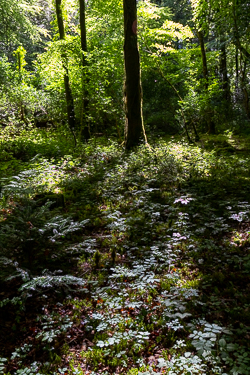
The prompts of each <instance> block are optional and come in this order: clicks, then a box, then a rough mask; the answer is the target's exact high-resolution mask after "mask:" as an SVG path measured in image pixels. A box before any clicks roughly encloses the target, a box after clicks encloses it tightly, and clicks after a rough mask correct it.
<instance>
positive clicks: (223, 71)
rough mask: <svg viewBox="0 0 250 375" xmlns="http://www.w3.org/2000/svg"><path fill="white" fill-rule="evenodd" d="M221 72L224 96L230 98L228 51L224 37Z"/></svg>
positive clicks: (222, 40)
mask: <svg viewBox="0 0 250 375" xmlns="http://www.w3.org/2000/svg"><path fill="white" fill-rule="evenodd" d="M220 73H221V79H222V89H223V97H224V99H225V100H227V101H229V100H230V86H229V80H228V74H227V52H226V45H225V40H224V38H221V54H220Z"/></svg>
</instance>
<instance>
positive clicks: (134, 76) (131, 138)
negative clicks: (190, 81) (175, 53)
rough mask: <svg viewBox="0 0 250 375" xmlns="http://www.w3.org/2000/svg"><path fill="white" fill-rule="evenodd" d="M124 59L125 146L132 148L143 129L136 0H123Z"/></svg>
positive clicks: (137, 142)
mask: <svg viewBox="0 0 250 375" xmlns="http://www.w3.org/2000/svg"><path fill="white" fill-rule="evenodd" d="M123 10H124V61H125V74H126V78H125V87H124V95H125V113H126V122H125V147H126V149H130V148H132V147H133V146H136V145H138V144H139V142H140V137H141V136H142V132H143V131H144V129H143V119H142V90H141V78H140V57H139V51H138V45H137V9H136V0H123ZM144 135H145V132H144Z"/></svg>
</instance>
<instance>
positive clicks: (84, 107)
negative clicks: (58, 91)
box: [79, 0, 90, 141]
mask: <svg viewBox="0 0 250 375" xmlns="http://www.w3.org/2000/svg"><path fill="white" fill-rule="evenodd" d="M79 7H80V31H81V49H82V66H83V79H82V81H83V85H84V83H85V85H86V86H85V87H84V88H83V90H84V92H83V96H84V97H83V103H82V116H81V131H82V135H83V138H84V139H85V141H88V140H89V138H90V132H89V124H88V110H89V100H88V89H87V84H88V78H87V77H85V74H86V73H87V72H86V67H87V60H86V56H85V52H87V33H86V20H85V0H79Z"/></svg>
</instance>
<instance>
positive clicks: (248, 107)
mask: <svg viewBox="0 0 250 375" xmlns="http://www.w3.org/2000/svg"><path fill="white" fill-rule="evenodd" d="M240 66H241V69H240V70H241V72H240V73H241V77H240V83H241V90H242V93H243V105H244V108H245V111H246V115H247V117H248V118H249V119H250V98H249V95H248V91H247V80H246V68H247V62H246V58H245V56H244V58H243V54H242V53H241V64H240Z"/></svg>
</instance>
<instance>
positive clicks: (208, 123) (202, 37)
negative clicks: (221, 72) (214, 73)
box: [197, 31, 215, 134]
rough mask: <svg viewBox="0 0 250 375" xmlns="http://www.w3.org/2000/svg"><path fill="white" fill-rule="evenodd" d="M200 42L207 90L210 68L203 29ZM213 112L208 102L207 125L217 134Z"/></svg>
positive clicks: (199, 34)
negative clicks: (212, 116)
mask: <svg viewBox="0 0 250 375" xmlns="http://www.w3.org/2000/svg"><path fill="white" fill-rule="evenodd" d="M197 34H198V38H199V42H200V48H201V58H202V70H203V77H204V80H205V84H204V86H205V90H206V91H208V68H207V55H206V49H205V43H204V35H203V32H202V31H197ZM211 112H212V109H211V108H210V105H209V103H208V106H207V116H206V117H207V119H206V121H207V125H208V133H209V134H215V123H214V121H213V119H212V118H211Z"/></svg>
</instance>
